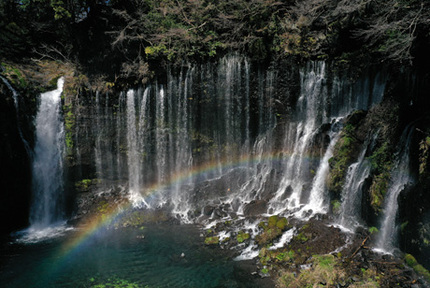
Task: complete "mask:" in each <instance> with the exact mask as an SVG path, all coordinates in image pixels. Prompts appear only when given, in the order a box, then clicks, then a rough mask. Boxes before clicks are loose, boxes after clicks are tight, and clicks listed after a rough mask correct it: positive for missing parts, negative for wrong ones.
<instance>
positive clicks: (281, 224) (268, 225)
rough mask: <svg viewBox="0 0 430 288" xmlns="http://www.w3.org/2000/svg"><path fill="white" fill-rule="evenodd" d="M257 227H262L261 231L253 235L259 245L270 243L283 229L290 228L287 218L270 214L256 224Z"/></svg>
mask: <svg viewBox="0 0 430 288" xmlns="http://www.w3.org/2000/svg"><path fill="white" fill-rule="evenodd" d="M258 227H260V228H261V229H263V232H262V233H261V234H259V235H257V236H256V237H255V240H256V241H257V243H258V244H259V245H261V246H264V245H267V244H269V243H271V242H272V241H273V240H275V239H276V238H278V237H279V236H280V235H281V234H282V232H283V231H284V230H287V229H289V228H290V225H289V223H288V220H287V218H285V217H279V216H277V215H274V216H270V217H269V218H268V219H267V222H266V221H262V222H260V223H259V224H258Z"/></svg>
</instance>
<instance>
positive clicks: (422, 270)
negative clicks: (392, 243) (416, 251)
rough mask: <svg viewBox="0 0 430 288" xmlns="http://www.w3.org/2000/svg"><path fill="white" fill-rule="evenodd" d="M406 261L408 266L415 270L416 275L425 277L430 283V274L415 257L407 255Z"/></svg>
mask: <svg viewBox="0 0 430 288" xmlns="http://www.w3.org/2000/svg"><path fill="white" fill-rule="evenodd" d="M404 260H405V262H406V264H407V265H408V266H409V267H411V268H412V269H414V271H415V272H416V273H418V274H419V275H421V276H423V277H424V278H425V279H426V280H427V281H430V272H429V271H428V270H427V269H426V268H424V267H423V266H422V265H421V264H419V263H418V261H417V260H416V259H415V257H414V256H412V255H411V254H406V255H405V258H404Z"/></svg>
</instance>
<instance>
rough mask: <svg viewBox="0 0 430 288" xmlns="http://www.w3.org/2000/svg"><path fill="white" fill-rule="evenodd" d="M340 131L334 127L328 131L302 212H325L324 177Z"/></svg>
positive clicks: (325, 193)
mask: <svg viewBox="0 0 430 288" xmlns="http://www.w3.org/2000/svg"><path fill="white" fill-rule="evenodd" d="M335 128H336V127H335ZM340 131H341V130H340V129H334V131H331V133H330V139H331V140H330V144H329V146H328V148H327V150H326V152H325V154H324V157H323V159H322V160H321V164H320V165H319V167H318V170H317V172H316V174H315V177H314V179H313V182H312V189H311V192H310V194H309V203H307V204H306V205H305V207H304V208H303V209H302V210H303V211H302V212H306V210H309V211H312V213H327V210H328V203H327V199H328V198H329V197H328V193H327V189H326V186H325V179H326V178H327V174H328V172H329V168H330V166H329V162H328V160H329V159H330V158H331V157H332V156H333V149H334V146H335V145H336V143H337V141H338V140H339V138H340Z"/></svg>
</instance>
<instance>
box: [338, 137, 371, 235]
mask: <svg viewBox="0 0 430 288" xmlns="http://www.w3.org/2000/svg"><path fill="white" fill-rule="evenodd" d="M366 151H367V145H364V149H363V151H361V153H360V156H359V157H358V160H357V162H355V163H352V164H351V165H350V166H349V167H348V172H347V175H346V179H345V185H344V186H343V189H342V199H341V201H342V204H341V207H340V212H339V219H338V223H339V224H340V225H341V226H342V227H344V228H346V229H349V230H351V231H354V229H355V228H356V227H357V226H359V224H360V215H361V198H362V197H361V195H362V192H363V191H362V186H363V183H364V181H365V179H366V178H367V177H368V176H369V173H370V167H371V166H370V163H369V162H368V160H367V159H366V158H365V155H366Z"/></svg>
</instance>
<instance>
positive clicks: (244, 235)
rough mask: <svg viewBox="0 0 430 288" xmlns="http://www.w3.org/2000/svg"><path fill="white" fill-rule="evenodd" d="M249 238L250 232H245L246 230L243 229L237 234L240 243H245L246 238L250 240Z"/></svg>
mask: <svg viewBox="0 0 430 288" xmlns="http://www.w3.org/2000/svg"><path fill="white" fill-rule="evenodd" d="M249 238H250V235H249V233H245V232H243V231H240V232H239V233H238V234H237V237H236V240H237V242H238V243H243V242H245V241H246V240H248V239H249Z"/></svg>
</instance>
